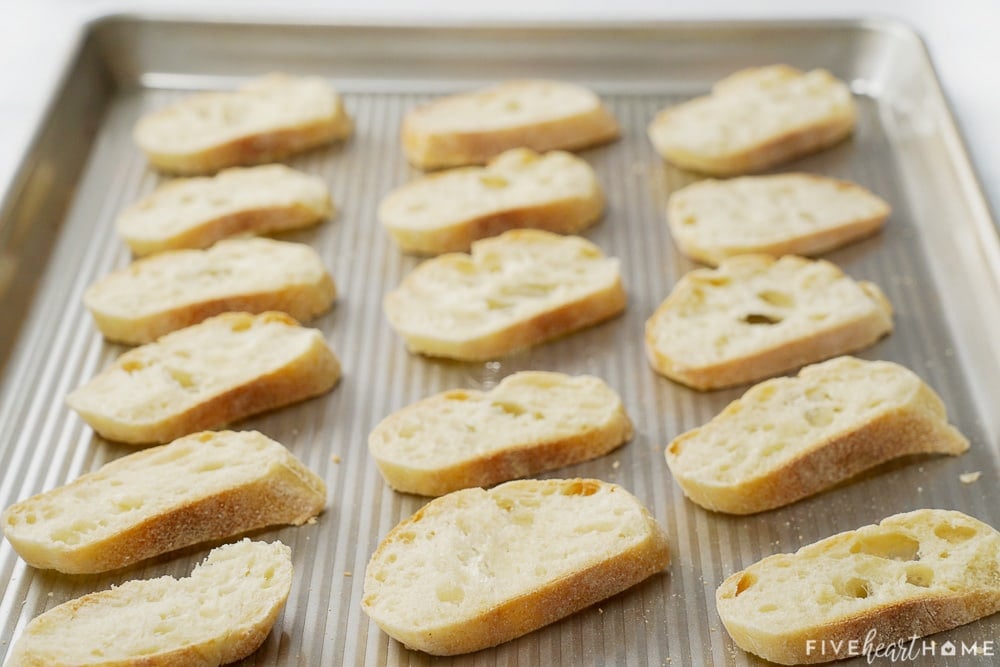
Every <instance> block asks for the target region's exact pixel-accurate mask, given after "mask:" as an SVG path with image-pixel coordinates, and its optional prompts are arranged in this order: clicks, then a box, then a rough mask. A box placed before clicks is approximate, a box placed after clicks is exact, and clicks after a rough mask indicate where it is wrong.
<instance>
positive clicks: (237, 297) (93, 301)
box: [83, 238, 337, 345]
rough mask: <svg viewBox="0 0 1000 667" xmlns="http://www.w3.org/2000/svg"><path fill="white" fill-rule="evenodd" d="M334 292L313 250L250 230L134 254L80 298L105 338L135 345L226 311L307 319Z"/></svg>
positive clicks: (324, 307) (327, 304) (323, 307)
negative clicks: (200, 244) (207, 242)
mask: <svg viewBox="0 0 1000 667" xmlns="http://www.w3.org/2000/svg"><path fill="white" fill-rule="evenodd" d="M336 294H337V288H336V286H335V285H334V282H333V278H331V277H330V274H329V272H327V270H326V268H325V267H324V266H323V262H322V261H320V258H319V255H317V254H316V251H315V250H313V249H312V248H310V247H309V246H307V245H304V244H302V243H284V242H282V241H273V240H271V239H261V238H252V239H230V240H226V241H219V242H218V243H216V244H215V245H214V246H212V247H211V248H209V249H208V250H172V251H168V252H163V253H160V254H157V255H153V256H152V257H147V258H145V259H140V260H138V261H136V262H133V263H132V264H131V265H130V266H128V267H126V268H124V269H121V270H119V271H115V272H114V273H112V274H110V275H108V276H105V277H104V278H102V279H101V280H99V281H98V282H96V283H94V284H93V285H91V286H90V287H89V288H88V289H87V291H86V292H85V293H84V295H83V301H84V303H85V304H86V306H87V309H88V310H89V311H90V314H91V315H92V316H93V317H94V322H95V323H96V324H97V328H98V329H100V330H101V333H102V334H104V337H105V338H107V339H108V340H112V341H116V342H119V343H127V344H132V345H136V344H141V343H149V342H152V341H154V340H156V339H157V338H159V337H160V336H164V335H166V334H168V333H170V332H171V331H176V330H177V329H183V328H184V327H187V326H191V325H192V324H197V323H198V322H201V321H202V320H204V319H206V318H208V317H211V316H213V315H219V314H221V313H226V312H251V313H261V312H265V311H269V310H276V311H281V312H283V313H288V314H289V315H291V316H292V317H294V318H295V319H297V320H299V321H307V320H310V319H312V318H314V317H316V316H317V315H319V314H321V313H323V312H325V311H327V310H328V309H329V308H330V306H331V305H332V304H333V299H334V297H336Z"/></svg>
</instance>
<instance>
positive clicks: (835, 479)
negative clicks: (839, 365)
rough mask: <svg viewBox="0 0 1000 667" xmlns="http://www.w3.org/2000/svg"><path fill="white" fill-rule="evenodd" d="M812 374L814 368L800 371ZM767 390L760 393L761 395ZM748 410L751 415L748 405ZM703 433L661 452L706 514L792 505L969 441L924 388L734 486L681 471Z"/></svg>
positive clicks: (958, 449)
mask: <svg viewBox="0 0 1000 667" xmlns="http://www.w3.org/2000/svg"><path fill="white" fill-rule="evenodd" d="M828 363H829V362H828ZM811 369H816V370H818V367H817V366H812V367H807V368H806V369H804V370H805V371H809V370H811ZM772 382H773V381H772ZM767 384H768V383H764V384H762V385H758V387H760V388H761V389H763V388H764V387H766V386H767ZM858 389H859V390H861V389H862V388H861V387H859V388H858ZM742 401H743V399H739V400H737V401H735V402H734V403H731V404H730V405H729V406H728V407H727V408H726V410H724V411H723V412H722V414H720V415H719V417H717V418H716V419H724V418H725V415H726V413H727V412H728V411H730V410H732V409H734V408H735V407H737V405H738V404H740V406H742V405H743V403H742ZM746 407H747V409H752V407H751V405H750V404H746ZM701 430H702V429H701V428H696V429H693V430H691V431H688V432H687V433H684V434H682V435H680V436H678V437H677V438H675V439H674V440H673V442H671V443H670V445H668V446H667V449H666V451H665V455H666V460H667V464H668V465H669V467H670V470H671V472H672V473H673V475H674V479H676V480H677V481H678V483H679V484H680V485H681V488H682V489H683V491H684V495H686V496H687V497H688V498H690V499H691V500H692V501H693V502H695V503H697V504H698V505H701V506H702V507H704V508H706V509H709V510H713V511H716V512H726V513H730V514H754V513H756V512H763V511H766V510H770V509H774V508H776V507H781V506H783V505H787V504H789V503H793V502H795V501H797V500H801V499H802V498H805V497H807V496H811V495H814V494H816V493H819V492H820V491H823V490H824V489H827V488H829V487H832V486H834V485H835V484H837V483H839V482H842V481H844V480H848V479H850V478H852V477H854V476H855V475H857V474H859V473H861V472H863V471H865V470H868V469H869V468H873V467H875V466H876V465H878V464H880V463H884V462H886V461H890V460H892V459H895V458H899V457H902V456H907V455H912V454H950V455H952V456H957V455H958V454H962V453H963V452H965V451H966V450H968V448H969V442H968V440H966V439H965V437H963V436H962V434H961V433H959V432H958V431H957V430H956V429H955V428H954V427H952V426H950V425H949V424H948V422H947V421H946V418H945V413H944V406H943V404H942V403H941V399H940V398H938V396H937V395H936V394H935V393H934V391H933V390H932V389H931V388H930V387H928V386H927V385H925V384H923V383H921V384H920V386H919V388H918V389H917V392H916V395H915V396H913V397H912V398H911V399H910V400H908V401H906V402H905V403H904V404H902V405H898V406H895V407H893V408H892V409H891V410H887V411H884V412H881V413H878V414H876V415H874V416H873V418H872V419H870V420H868V421H865V422H858V423H855V424H853V427H852V428H849V429H846V430H842V431H839V432H836V433H834V434H831V435H829V436H828V437H826V438H822V439H820V440H817V441H815V442H812V443H811V444H810V445H809V446H808V447H807V448H805V449H803V450H802V451H801V452H799V454H798V456H796V457H795V458H794V459H792V460H789V461H786V462H785V463H784V464H783V465H780V466H778V467H774V468H768V469H766V470H764V471H761V472H760V473H759V474H756V475H754V476H752V477H748V478H745V479H741V480H739V481H738V482H735V483H732V484H724V483H721V482H720V483H717V484H713V483H711V482H710V481H708V480H700V479H697V478H696V477H694V476H690V475H688V474H686V473H687V472H688V471H686V470H684V469H683V467H681V465H680V463H679V459H678V457H679V452H680V450H681V448H683V447H686V446H687V445H688V443H689V442H691V441H694V443H697V442H698V439H699V437H700V436H701ZM692 446H696V445H694V444H692Z"/></svg>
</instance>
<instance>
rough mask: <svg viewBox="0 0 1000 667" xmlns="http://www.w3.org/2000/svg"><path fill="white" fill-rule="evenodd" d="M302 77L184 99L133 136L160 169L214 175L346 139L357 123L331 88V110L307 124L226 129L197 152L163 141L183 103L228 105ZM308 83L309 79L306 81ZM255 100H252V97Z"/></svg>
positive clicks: (271, 79) (157, 114)
mask: <svg viewBox="0 0 1000 667" xmlns="http://www.w3.org/2000/svg"><path fill="white" fill-rule="evenodd" d="M297 81H300V80H296V79H293V78H290V77H286V76H284V75H269V76H268V77H264V78H262V79H258V80H255V81H252V82H250V83H249V84H248V85H247V86H244V87H243V88H241V89H240V90H238V91H237V92H235V93H204V94H202V95H200V96H195V97H194V98H189V99H187V100H181V101H180V102H178V103H176V104H175V105H173V106H171V107H168V108H166V109H164V110H161V111H157V112H153V113H151V114H148V115H146V116H144V117H143V118H141V119H140V120H139V122H138V123H137V124H136V127H135V130H134V131H133V138H134V139H135V142H136V143H137V144H138V145H139V147H140V148H141V149H142V151H143V152H144V153H145V154H146V157H147V158H148V159H149V161H150V163H151V164H152V165H153V166H154V167H156V168H157V169H159V170H160V171H163V172H166V173H169V174H175V175H198V174H211V173H214V172H216V171H218V170H220V169H224V168H226V167H233V166H247V165H255V164H265V163H268V162H277V161H279V160H282V159H284V158H286V157H288V156H290V155H294V154H296V153H300V152H303V151H306V150H309V149H311V148H316V147H318V146H323V145H325V144H328V143H331V142H334V141H337V140H339V139H344V138H346V137H348V136H350V134H351V132H352V131H353V129H354V123H353V121H352V120H351V118H350V117H349V116H348V115H347V111H346V110H345V109H344V105H343V101H342V100H341V99H340V96H339V95H337V94H336V93H335V92H333V91H332V90H331V91H330V95H331V97H330V100H329V102H330V104H331V109H330V110H329V111H328V112H326V113H324V114H322V115H319V116H314V117H313V118H312V119H310V120H308V121H304V122H297V123H291V124H289V123H288V122H286V121H280V122H278V123H277V124H275V125H273V126H271V127H269V128H266V129H258V130H255V131H247V132H246V133H244V134H241V135H236V136H232V134H231V133H230V132H227V133H225V134H223V135H221V136H219V137H217V138H216V140H215V141H214V143H213V142H203V147H202V148H200V149H195V150H186V151H185V150H178V149H177V148H176V147H174V146H171V145H170V144H169V142H165V141H163V140H162V139H161V138H160V137H159V136H158V133H159V132H160V131H161V130H160V128H162V127H163V125H164V124H170V123H172V122H174V119H173V118H172V116H173V115H174V114H175V113H176V110H177V108H178V107H183V106H184V105H190V104H191V103H192V101H196V102H202V103H204V101H205V100H209V99H212V98H215V99H217V100H218V104H220V105H222V106H223V107H224V106H225V104H226V100H232V99H242V98H241V94H242V91H245V90H252V89H254V88H258V89H259V88H260V87H261V86H269V85H275V84H279V85H280V84H284V85H289V84H291V85H293V86H294V85H296V83H297ZM302 81H304V80H302ZM195 98H197V99H195ZM250 104H251V105H252V104H253V100H252V98H251V100H250Z"/></svg>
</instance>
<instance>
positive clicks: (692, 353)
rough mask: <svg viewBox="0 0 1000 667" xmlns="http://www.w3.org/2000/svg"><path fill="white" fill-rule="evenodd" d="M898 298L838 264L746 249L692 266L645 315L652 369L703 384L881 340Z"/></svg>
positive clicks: (754, 376)
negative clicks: (711, 264)
mask: <svg viewBox="0 0 1000 667" xmlns="http://www.w3.org/2000/svg"><path fill="white" fill-rule="evenodd" d="M890 331H892V306H891V305H890V304H889V301H888V299H886V297H885V295H884V294H882V291H881V290H880V289H879V288H878V286H876V285H875V284H873V283H870V282H866V281H862V282H855V281H854V280H852V279H851V278H850V277H848V276H845V275H844V273H843V272H842V271H841V270H840V269H839V268H838V267H837V266H836V265H834V264H831V263H830V262H827V261H824V260H813V261H811V260H807V259H803V258H801V257H795V256H792V255H788V256H785V257H782V258H781V259H775V258H773V257H770V256H768V255H741V256H739V257H733V258H731V259H727V260H725V261H724V262H722V264H720V265H719V267H718V268H717V269H698V270H695V271H691V272H690V273H688V274H687V275H685V276H684V277H683V278H681V280H680V281H678V282H677V284H676V285H675V286H674V289H673V291H672V292H671V293H670V296H669V297H667V299H666V300H665V301H664V302H663V303H662V304H660V307H659V308H657V309H656V312H655V313H653V316H652V317H651V318H650V319H649V321H648V322H646V353H647V356H648V357H649V361H650V363H651V364H652V366H653V368H654V369H655V370H656V371H657V372H658V373H662V374H663V375H665V376H667V377H668V378H670V379H671V380H675V381H677V382H681V383H683V384H686V385H688V386H689V387H694V388H695V389H701V390H706V389H718V388H721V387H729V386H733V385H738V384H743V383H746V382H753V381H756V380H760V379H763V378H766V377H769V376H772V375H777V374H779V373H783V372H785V371H789V370H793V369H796V368H799V367H800V366H804V365H806V364H811V363H814V362H817V361H822V360H823V359H828V358H830V357H835V356H838V355H841V354H845V353H847V352H853V351H854V350H859V349H861V348H864V347H868V346H869V345H871V344H873V343H874V342H875V341H877V340H878V339H879V338H881V337H882V336H884V335H886V334H887V333H889V332H890Z"/></svg>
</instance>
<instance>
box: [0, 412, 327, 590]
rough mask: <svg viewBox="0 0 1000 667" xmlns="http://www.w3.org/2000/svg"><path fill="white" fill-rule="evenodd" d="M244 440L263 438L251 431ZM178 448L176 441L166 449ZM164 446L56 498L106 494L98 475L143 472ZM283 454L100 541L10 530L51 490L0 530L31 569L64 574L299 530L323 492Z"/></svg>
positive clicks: (319, 506) (6, 515) (7, 516)
mask: <svg viewBox="0 0 1000 667" xmlns="http://www.w3.org/2000/svg"><path fill="white" fill-rule="evenodd" d="M245 435H248V436H250V437H255V438H259V439H264V440H267V438H265V436H263V435H261V434H259V433H256V432H253V433H251V434H245ZM233 437H238V435H237V434H234V433H233V432H229V431H223V432H218V433H215V432H204V433H199V434H193V435H190V436H187V437H186V438H182V439H181V440H182V441H192V440H193V441H199V442H204V441H207V440H211V439H213V438H233ZM178 442H181V441H176V442H175V443H172V444H177V443H178ZM269 442H270V444H271V445H272V448H277V447H280V445H278V443H274V442H273V441H269ZM182 444H184V443H182ZM169 447H171V445H163V446H161V447H156V448H153V449H147V450H144V451H142V452H136V453H135V454H131V455H129V456H125V457H123V458H120V459H116V460H115V461H112V462H111V463H109V464H107V465H105V466H103V467H102V468H101V469H100V470H98V471H95V472H93V473H89V474H86V475H83V476H82V477H80V478H78V479H76V480H74V481H73V482H71V483H69V484H68V485H66V486H65V487H62V488H60V489H57V490H55V491H54V492H57V493H63V494H65V495H70V494H72V493H73V492H74V491H76V492H78V493H86V492H98V491H101V490H104V491H107V489H108V488H109V487H108V486H107V485H105V484H102V482H101V479H102V478H104V476H106V475H109V474H113V473H114V472H115V471H116V470H118V471H120V470H136V469H137V467H138V469H140V470H141V468H142V466H143V464H144V463H145V462H147V461H149V460H150V459H154V458H155V457H158V456H161V455H163V454H164V452H165V450H166V449H167V448H169ZM281 449H282V450H283V451H282V452H281V454H282V456H280V457H278V456H277V453H275V454H274V457H275V458H274V459H273V460H272V461H270V463H269V466H268V468H267V470H264V471H262V473H263V474H259V475H257V476H256V477H255V478H253V479H244V480H242V481H241V483H239V484H230V485H229V486H228V487H227V488H224V489H221V490H219V491H217V492H214V493H205V494H202V495H201V496H200V497H197V498H194V499H191V500H189V501H186V502H184V503H178V504H175V505H174V506H172V507H169V508H167V509H166V510H165V511H160V512H157V513H155V514H150V515H148V516H145V518H143V519H142V520H141V521H138V520H133V524H132V525H131V526H129V527H127V528H126V529H124V530H120V531H118V532H116V533H114V534H111V535H109V536H107V537H105V538H104V539H101V540H92V541H87V542H84V543H83V544H79V545H71V544H57V543H54V542H53V541H52V540H44V541H43V540H38V539H32V538H31V537H30V536H28V535H23V534H21V533H20V532H19V531H18V530H17V529H16V528H15V527H14V526H13V525H12V520H13V518H14V517H15V516H20V515H22V514H30V513H32V512H33V510H34V508H38V507H41V506H42V505H43V504H44V502H45V497H46V496H49V495H51V494H52V493H54V492H52V491H50V492H46V493H43V494H39V495H36V496H33V497H31V498H28V499H27V500H23V501H21V502H19V503H17V504H15V505H12V506H11V507H8V508H7V509H6V510H5V511H4V512H3V514H2V515H0V525H3V527H4V534H5V535H6V537H7V539H8V541H10V543H11V545H12V546H13V547H14V549H15V550H16V551H17V552H18V554H19V555H20V556H21V557H22V558H23V559H24V560H25V561H26V562H27V563H28V564H29V565H31V566H32V567H36V568H40V569H54V570H58V571H60V572H64V573H66V574H93V573H97V572H105V571H108V570H113V569H117V568H120V567H125V566H127V565H131V564H133V563H136V562H139V561H142V560H145V559H147V558H151V557H153V556H156V555H158V554H162V553H167V552H169V551H174V550H176V549H180V548H182V547H186V546H191V545H193V544H198V543H200V542H206V541H210V540H217V539H222V538H227V537H232V536H234V535H239V534H241V533H246V532H248V531H251V530H256V529H258V528H265V527H267V526H274V525H278V524H291V525H295V526H299V525H302V524H303V523H305V522H306V521H307V520H309V519H311V518H312V517H314V516H316V515H318V514H319V513H320V512H322V511H323V507H324V505H325V504H326V486H325V485H324V483H323V480H321V479H320V478H319V477H318V476H316V475H315V474H314V473H312V472H311V471H310V470H309V469H308V468H306V467H305V466H304V465H303V464H302V463H301V462H300V461H299V460H298V459H296V458H295V457H294V456H292V454H291V453H290V452H288V451H287V450H284V448H281ZM276 451H277V450H275V452H276ZM147 465H148V464H147ZM137 511H139V512H141V511H142V510H137ZM81 518H82V519H86V518H88V517H85V516H81ZM95 518H100V517H95Z"/></svg>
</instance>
